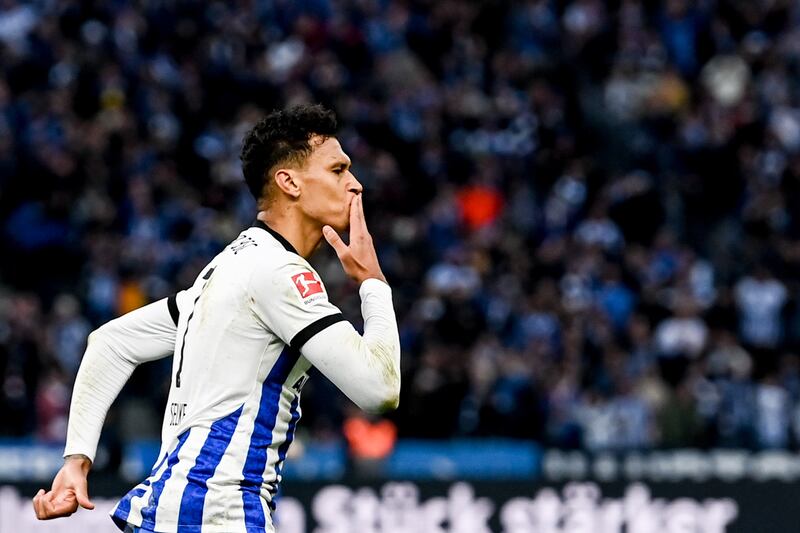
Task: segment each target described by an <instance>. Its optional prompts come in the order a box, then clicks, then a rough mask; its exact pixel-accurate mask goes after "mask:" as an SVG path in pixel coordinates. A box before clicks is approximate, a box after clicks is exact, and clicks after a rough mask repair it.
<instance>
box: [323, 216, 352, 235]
mask: <svg viewBox="0 0 800 533" xmlns="http://www.w3.org/2000/svg"><path fill="white" fill-rule="evenodd" d="M324 225H327V226H330V227H332V228H333V229H335V230H336V231H337V233H344V232H346V231H347V230H348V229H350V218H349V217H347V216H346V217H344V219H342V217H341V216H336V217H331V218H330V219H329V220H328V221H327V222H325V223H324Z"/></svg>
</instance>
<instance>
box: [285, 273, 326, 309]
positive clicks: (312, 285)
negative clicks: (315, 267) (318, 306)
mask: <svg viewBox="0 0 800 533" xmlns="http://www.w3.org/2000/svg"><path fill="white" fill-rule="evenodd" d="M292 283H294V286H295V288H296V289H297V293H298V294H299V295H300V299H301V300H302V301H303V303H304V304H309V303H311V302H313V301H315V300H318V299H320V298H324V297H325V288H324V287H323V286H322V282H321V281H320V280H318V279H317V277H316V276H315V275H314V273H313V272H310V271H308V270H306V271H304V272H300V273H299V274H295V275H294V276H292Z"/></svg>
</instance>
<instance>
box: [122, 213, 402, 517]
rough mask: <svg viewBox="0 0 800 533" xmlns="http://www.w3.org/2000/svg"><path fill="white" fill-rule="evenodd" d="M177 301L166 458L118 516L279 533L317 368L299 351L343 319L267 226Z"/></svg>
mask: <svg viewBox="0 0 800 533" xmlns="http://www.w3.org/2000/svg"><path fill="white" fill-rule="evenodd" d="M168 303H169V311H170V314H171V315H172V317H173V319H175V322H176V326H177V328H176V336H175V345H174V346H175V348H174V360H173V369H172V384H171V388H170V393H169V399H168V401H167V406H166V411H165V416H164V423H163V428H162V448H161V452H160V455H159V459H158V461H157V463H156V465H155V466H154V468H153V470H152V472H151V473H150V475H149V476H148V478H147V479H146V480H144V481H143V482H142V483H140V484H139V485H138V486H137V487H135V488H134V489H133V490H131V491H130V492H129V493H128V494H127V495H126V496H125V497H124V498H123V499H122V500H121V501H120V502H119V504H118V505H117V507H116V508H115V509H114V511H113V512H112V517H113V518H114V520H115V522H117V524H118V525H120V526H121V527H122V526H123V525H124V524H125V523H128V524H131V525H134V526H138V527H141V528H142V530H143V531H148V530H150V531H159V532H162V531H163V532H172V531H181V532H184V531H186V532H200V531H203V532H226V533H230V532H233V531H242V532H244V531H246V532H256V531H258V532H264V531H273V528H272V521H271V511H272V508H273V497H274V495H275V492H276V490H277V486H278V483H279V482H280V480H281V467H282V465H283V462H284V459H285V458H286V453H287V450H288V448H289V445H290V444H291V442H292V439H293V438H294V432H295V429H296V427H297V422H298V420H299V419H300V415H301V410H300V405H299V402H300V390H301V388H302V387H303V384H304V383H305V381H306V379H307V378H308V376H307V374H306V372H307V371H308V369H309V367H310V363H309V361H308V360H307V359H306V358H305V357H303V355H301V352H300V350H301V348H303V345H304V344H305V343H306V342H307V341H308V340H309V339H311V338H312V337H314V336H315V335H316V334H317V333H319V332H321V331H322V330H324V329H326V328H328V327H330V326H331V325H333V324H337V323H339V322H341V321H343V320H344V318H343V317H342V315H341V313H340V312H339V309H338V308H336V307H335V306H334V305H332V304H331V303H330V302H329V301H328V297H327V294H326V291H325V287H324V285H323V284H322V281H321V279H320V276H319V275H318V274H317V273H316V272H315V271H314V269H313V268H312V267H311V265H309V263H308V262H307V261H306V260H305V259H304V258H302V257H301V256H300V255H298V254H297V253H296V252H295V250H294V249H293V248H292V246H291V245H290V244H289V243H288V242H287V241H286V240H285V239H283V237H281V236H280V235H278V234H277V233H275V232H274V231H272V230H271V229H270V228H268V227H267V226H266V225H264V224H263V223H260V222H257V223H256V225H255V226H253V227H251V228H248V229H247V230H245V231H243V232H242V233H241V234H240V235H239V237H238V238H237V239H235V240H234V241H233V242H232V243H231V244H230V245H228V246H227V247H226V248H225V250H224V251H223V252H221V253H220V254H219V255H217V256H216V257H215V258H214V259H213V260H212V261H211V262H210V263H209V264H208V266H206V267H205V268H204V269H203V271H202V272H201V273H200V275H199V276H198V277H197V280H196V281H195V283H194V285H193V286H192V287H191V288H189V289H188V290H186V291H183V292H181V293H179V295H178V296H177V298H172V299H170V300H169V302H168ZM392 318H393V317H392ZM348 325H349V324H348ZM350 327H351V328H352V326H350Z"/></svg>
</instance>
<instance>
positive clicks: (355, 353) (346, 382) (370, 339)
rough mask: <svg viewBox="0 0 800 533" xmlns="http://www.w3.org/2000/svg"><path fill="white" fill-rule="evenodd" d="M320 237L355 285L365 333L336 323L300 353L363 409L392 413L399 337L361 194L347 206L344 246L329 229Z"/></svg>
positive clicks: (396, 398) (397, 379)
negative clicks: (346, 230)
mask: <svg viewBox="0 0 800 533" xmlns="http://www.w3.org/2000/svg"><path fill="white" fill-rule="evenodd" d="M322 233H323V235H324V237H325V240H327V241H328V243H329V244H330V245H331V246H332V247H333V249H334V250H335V251H336V255H337V256H338V257H339V260H340V261H341V263H342V267H343V268H344V271H345V273H346V274H347V275H348V276H350V277H351V278H352V279H353V280H355V281H356V282H358V283H359V284H360V287H359V295H360V296H361V315H362V317H363V318H364V335H363V336H361V335H359V334H358V332H357V331H356V330H355V328H353V326H352V325H351V324H350V323H349V322H339V323H336V324H333V325H332V326H330V327H328V328H325V329H324V330H322V331H320V332H319V333H317V334H315V335H313V336H312V337H310V338H309V339H308V340H307V341H305V344H304V346H303V348H302V353H303V355H304V356H305V357H306V359H308V360H309V361H310V362H311V363H312V364H313V365H314V366H315V367H317V368H318V369H319V370H320V371H321V372H322V373H323V374H325V376H327V377H328V379H330V380H331V381H332V382H333V383H334V384H335V385H336V386H337V387H339V389H341V390H342V392H344V393H345V394H346V395H347V396H348V397H349V398H350V399H351V400H353V402H354V403H355V404H356V405H358V406H359V407H361V408H362V409H364V410H365V411H371V412H383V411H387V410H390V409H396V408H397V405H398V404H399V402H400V335H399V333H398V331H397V319H396V318H395V314H394V307H393V305H392V290H391V288H390V287H389V285H388V283H386V278H385V277H384V275H383V272H382V271H381V268H380V264H379V263H378V256H377V254H376V253H375V246H374V245H373V243H372V236H371V235H370V234H369V231H368V229H367V224H366V221H365V218H364V204H363V198H362V195H358V196H356V197H355V198H354V200H353V202H352V203H351V204H350V243H349V244H345V243H344V241H343V240H342V238H341V237H340V236H339V235H338V234H337V233H336V231H334V229H333V228H331V227H330V226H325V227H324V228H323V232H322Z"/></svg>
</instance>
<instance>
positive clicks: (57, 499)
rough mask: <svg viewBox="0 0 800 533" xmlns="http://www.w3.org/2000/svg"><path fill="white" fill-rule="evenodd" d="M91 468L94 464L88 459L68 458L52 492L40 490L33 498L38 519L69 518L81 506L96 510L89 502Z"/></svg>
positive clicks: (59, 472)
mask: <svg viewBox="0 0 800 533" xmlns="http://www.w3.org/2000/svg"><path fill="white" fill-rule="evenodd" d="M91 466H92V463H91V462H90V461H89V459H88V458H86V457H82V456H75V457H73V456H70V457H67V459H66V461H64V466H62V467H61V470H59V471H58V474H56V477H55V479H54V480H53V487H52V488H51V489H50V491H49V492H45V490H44V489H40V490H39V492H37V493H36V496H34V497H33V509H34V511H36V518H38V519H39V520H50V519H52V518H60V517H62V516H69V515H71V514H72V513H74V512H75V511H77V510H78V506H79V505H80V506H81V507H83V508H84V509H94V504H93V503H92V502H91V501H90V500H89V492H88V482H87V480H86V476H87V475H88V474H89V469H90V468H91Z"/></svg>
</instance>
